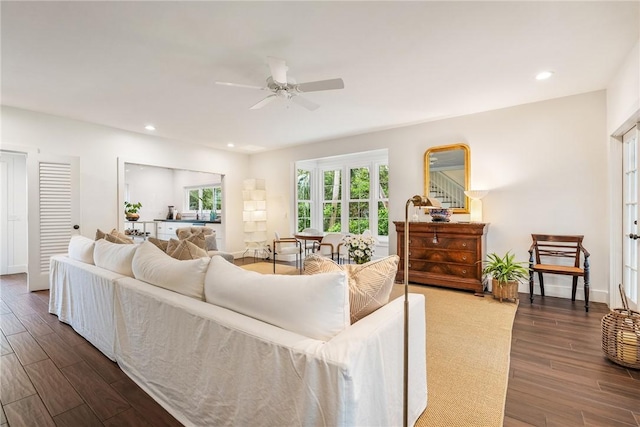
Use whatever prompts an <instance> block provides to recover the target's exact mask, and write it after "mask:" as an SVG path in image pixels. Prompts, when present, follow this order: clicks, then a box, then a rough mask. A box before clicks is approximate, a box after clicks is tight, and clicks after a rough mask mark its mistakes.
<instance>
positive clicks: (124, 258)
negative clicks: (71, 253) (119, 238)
mask: <svg viewBox="0 0 640 427" xmlns="http://www.w3.org/2000/svg"><path fill="white" fill-rule="evenodd" d="M137 249H138V245H120V244H117V243H111V242H108V241H107V240H105V239H99V240H96V242H95V248H94V250H93V259H94V261H95V264H96V265H97V266H98V267H102V268H106V269H107V270H109V271H113V272H115V273H120V274H122V275H124V276H129V277H133V271H132V269H131V262H132V260H133V255H134V254H135V253H136V250H137Z"/></svg>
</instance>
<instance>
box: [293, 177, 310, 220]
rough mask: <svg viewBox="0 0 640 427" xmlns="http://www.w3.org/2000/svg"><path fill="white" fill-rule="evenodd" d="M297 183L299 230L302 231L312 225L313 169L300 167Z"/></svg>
mask: <svg viewBox="0 0 640 427" xmlns="http://www.w3.org/2000/svg"><path fill="white" fill-rule="evenodd" d="M296 183H297V184H296V187H297V197H296V199H297V205H298V206H297V207H298V209H297V220H298V231H302V230H304V229H305V228H309V227H311V171H308V170H304V169H298V170H297V175H296Z"/></svg>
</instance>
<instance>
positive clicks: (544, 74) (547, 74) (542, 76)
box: [536, 71, 553, 80]
mask: <svg viewBox="0 0 640 427" xmlns="http://www.w3.org/2000/svg"><path fill="white" fill-rule="evenodd" d="M551 76H553V71H543V72H541V73H538V75H537V76H536V80H546V79H548V78H549V77H551Z"/></svg>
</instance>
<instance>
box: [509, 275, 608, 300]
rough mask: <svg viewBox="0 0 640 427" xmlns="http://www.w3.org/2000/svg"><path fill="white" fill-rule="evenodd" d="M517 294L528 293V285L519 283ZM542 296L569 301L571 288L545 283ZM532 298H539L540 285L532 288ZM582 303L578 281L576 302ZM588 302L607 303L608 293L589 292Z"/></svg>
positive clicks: (581, 293)
mask: <svg viewBox="0 0 640 427" xmlns="http://www.w3.org/2000/svg"><path fill="white" fill-rule="evenodd" d="M518 292H522V293H525V294H528V293H529V283H528V282H527V283H520V285H519V286H518ZM544 294H545V295H546V296H548V297H558V298H567V299H571V286H568V287H567V286H559V285H553V284H548V283H545V285H544ZM533 298H534V301H535V299H536V298H540V285H538V283H536V284H535V285H534V287H533ZM578 300H579V301H584V283H582V281H581V280H579V281H578V289H577V291H576V301H578ZM589 302H602V303H605V304H608V303H609V291H603V290H600V289H590V290H589Z"/></svg>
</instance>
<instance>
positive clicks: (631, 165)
mask: <svg viewBox="0 0 640 427" xmlns="http://www.w3.org/2000/svg"><path fill="white" fill-rule="evenodd" d="M622 145H623V149H622V159H623V164H622V173H623V177H622V187H623V195H622V204H623V206H622V210H623V220H622V221H623V222H622V224H623V237H622V256H623V258H622V259H623V272H622V273H623V274H622V283H623V285H624V288H625V293H626V294H627V299H628V300H629V306H630V308H631V309H632V310H636V311H637V310H638V305H639V304H638V293H639V290H638V287H639V286H638V279H639V277H638V265H639V264H640V262H639V261H640V251H639V250H638V245H639V244H640V239H639V236H638V234H639V232H640V229H639V228H638V192H639V189H640V172H639V171H638V163H639V162H638V154H639V153H638V151H639V150H638V125H636V126H635V127H634V128H633V129H631V130H630V131H628V132H627V133H625V134H624V135H623V137H622Z"/></svg>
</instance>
